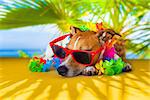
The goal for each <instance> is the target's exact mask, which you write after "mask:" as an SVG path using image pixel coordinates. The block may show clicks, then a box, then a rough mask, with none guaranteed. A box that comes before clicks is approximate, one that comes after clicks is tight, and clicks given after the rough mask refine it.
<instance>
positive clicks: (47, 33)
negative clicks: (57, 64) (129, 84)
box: [0, 0, 150, 59]
mask: <svg viewBox="0 0 150 100" xmlns="http://www.w3.org/2000/svg"><path fill="white" fill-rule="evenodd" d="M100 22H103V25H104V27H105V28H112V29H114V30H115V31H116V32H118V33H120V34H121V35H122V38H124V39H127V42H126V48H127V54H126V57H127V58H128V59H150V0H0V57H32V56H34V55H39V54H42V53H44V52H45V50H46V48H47V46H48V43H49V42H50V41H51V40H52V39H54V38H56V37H58V36H60V35H63V34H66V33H68V32H69V28H70V25H73V26H77V27H80V26H82V25H85V26H87V27H88V28H90V29H91V30H94V31H95V30H96V27H95V23H100Z"/></svg>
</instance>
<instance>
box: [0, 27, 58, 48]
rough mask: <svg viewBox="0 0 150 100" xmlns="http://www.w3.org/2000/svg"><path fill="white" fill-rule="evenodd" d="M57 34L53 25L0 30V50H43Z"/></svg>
mask: <svg viewBox="0 0 150 100" xmlns="http://www.w3.org/2000/svg"><path fill="white" fill-rule="evenodd" d="M59 33H60V32H59V31H58V29H57V27H55V25H46V26H31V27H24V28H17V29H10V30H0V50H4V49H5V50H6V49H7V50H8V49H45V48H46V47H47V45H48V43H49V42H50V41H51V40H52V39H53V38H55V37H57V36H59Z"/></svg>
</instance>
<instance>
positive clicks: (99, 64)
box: [95, 60, 103, 70]
mask: <svg viewBox="0 0 150 100" xmlns="http://www.w3.org/2000/svg"><path fill="white" fill-rule="evenodd" d="M102 64H103V61H102V60H100V61H99V62H98V63H96V65H95V67H96V68H97V69H98V70H100V68H101V67H102Z"/></svg>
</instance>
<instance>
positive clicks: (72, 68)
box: [57, 27, 102, 76]
mask: <svg viewBox="0 0 150 100" xmlns="http://www.w3.org/2000/svg"><path fill="white" fill-rule="evenodd" d="M70 29H71V34H72V36H71V39H70V41H69V43H68V45H67V48H68V49H70V50H86V51H95V50H97V49H99V48H100V47H101V46H102V44H101V42H100V41H99V37H98V36H99V35H98V34H99V33H96V32H94V31H81V30H80V29H79V28H76V27H71V28H70ZM99 55H100V53H97V54H96V56H95V57H94V61H93V64H95V63H96V61H97V60H98V57H99ZM85 67H86V66H85V65H82V64H79V63H77V62H76V61H74V59H73V58H72V56H71V55H69V56H67V57H66V58H65V59H64V61H63V62H62V64H61V65H60V66H59V68H58V69H57V70H58V72H59V74H60V75H62V76H76V75H79V74H80V73H81V72H82V70H83V69H84V68H85Z"/></svg>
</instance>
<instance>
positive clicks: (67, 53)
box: [49, 34, 104, 66]
mask: <svg viewBox="0 0 150 100" xmlns="http://www.w3.org/2000/svg"><path fill="white" fill-rule="evenodd" d="M67 36H72V34H66V35H63V36H60V37H58V38H56V39H54V40H52V41H51V42H50V43H49V45H50V47H51V48H52V46H58V47H59V48H61V49H63V50H64V51H65V53H66V55H65V57H64V58H60V57H58V56H57V55H56V54H55V52H54V50H53V48H52V50H53V53H54V56H56V57H58V58H60V59H65V58H66V57H67V56H68V55H71V56H72V58H73V60H74V61H76V62H77V63H79V64H82V63H80V62H78V61H77V60H76V59H75V57H74V55H73V53H74V52H84V53H88V54H90V55H91V62H90V63H89V64H82V65H86V66H89V65H92V63H93V61H94V57H95V55H96V54H97V53H99V52H101V51H102V50H103V49H104V46H102V47H100V48H99V49H97V50H96V51H85V50H70V49H67V48H64V47H62V46H59V45H57V44H55V43H57V42H59V41H61V40H63V39H65V38H66V37H67Z"/></svg>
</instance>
